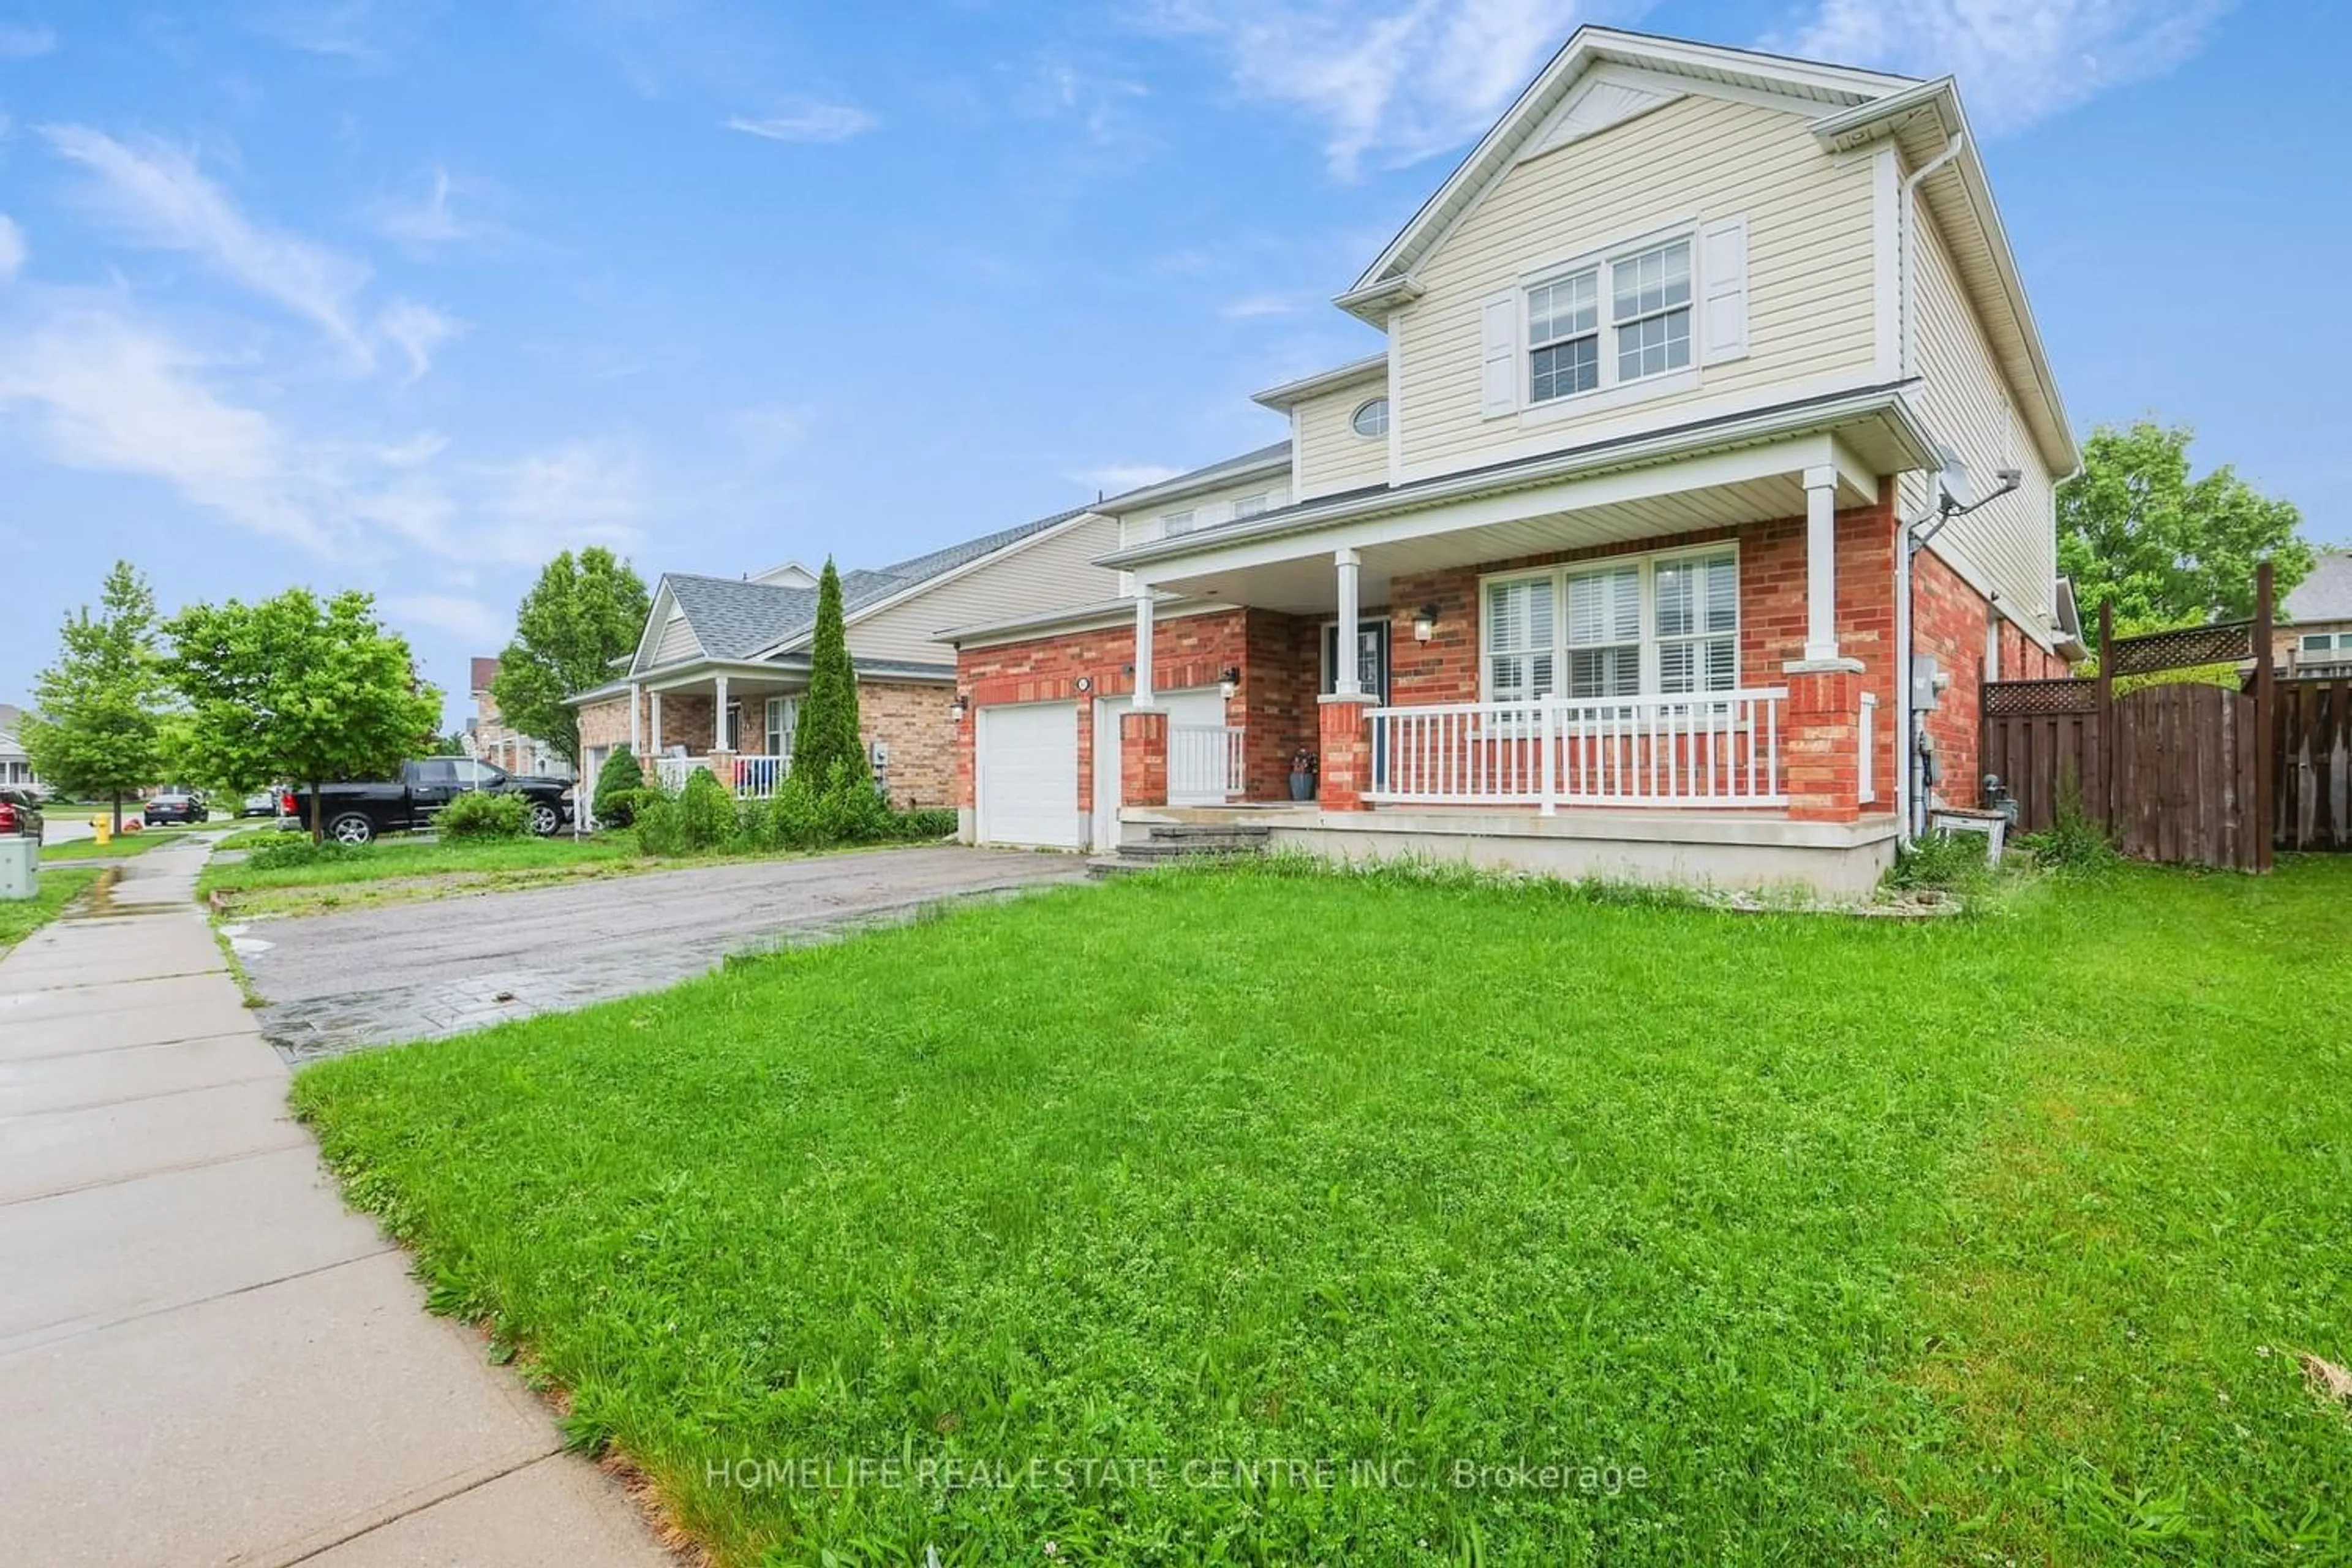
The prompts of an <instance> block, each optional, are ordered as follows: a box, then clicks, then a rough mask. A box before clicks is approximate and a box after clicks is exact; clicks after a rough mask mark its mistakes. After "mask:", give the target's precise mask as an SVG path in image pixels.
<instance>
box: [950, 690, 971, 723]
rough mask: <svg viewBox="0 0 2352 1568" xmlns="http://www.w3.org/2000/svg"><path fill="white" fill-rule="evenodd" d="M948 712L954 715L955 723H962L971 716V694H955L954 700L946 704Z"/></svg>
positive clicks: (967, 692)
mask: <svg viewBox="0 0 2352 1568" xmlns="http://www.w3.org/2000/svg"><path fill="white" fill-rule="evenodd" d="M948 711H949V712H950V713H952V714H954V715H955V721H956V722H957V723H959V724H961V723H962V722H963V721H964V720H965V719H967V718H969V717H970V716H971V692H969V691H959V692H957V693H956V694H955V700H954V701H953V702H950V703H949V704H948Z"/></svg>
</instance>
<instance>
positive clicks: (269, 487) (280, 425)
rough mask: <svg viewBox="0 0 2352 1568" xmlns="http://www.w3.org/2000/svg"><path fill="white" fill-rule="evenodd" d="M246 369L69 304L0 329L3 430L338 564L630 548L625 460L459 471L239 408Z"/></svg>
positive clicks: (587, 456)
mask: <svg viewBox="0 0 2352 1568" xmlns="http://www.w3.org/2000/svg"><path fill="white" fill-rule="evenodd" d="M246 368H248V367H247V366H246V365H245V363H244V361H243V360H242V359H241V358H240V359H236V360H231V359H230V358H228V357H226V356H218V355H210V354H206V353H203V352H201V351H199V350H196V349H194V348H191V347H190V346H188V345H187V344H186V343H184V342H182V341H180V340H179V339H177V338H174V337H173V335H171V334H170V333H169V332H167V331H163V330H162V329H161V328H159V327H157V326H155V325H153V324H152V323H151V322H148V321H143V320H142V319H139V318H137V317H135V316H132V315H131V314H129V313H128V312H126V311H124V310H121V308H120V307H119V306H117V305H115V304H113V303H112V302H111V301H107V300H98V301H75V302H71V303H68V304H67V305H66V306H64V307H63V308H60V309H57V310H50V311H49V312H48V313H47V316H46V317H45V318H44V319H43V320H41V321H38V322H37V323H36V324H33V325H30V326H27V327H25V328H23V329H21V330H19V331H15V332H13V333H0V425H6V424H16V425H21V427H22V428H23V429H24V430H25V431H26V433H27V434H28V435H29V436H30V437H31V439H32V442H33V444H34V445H35V446H36V447H37V449H38V450H39V452H40V453H41V455H42V456H44V457H46V458H47V459H49V460H50V461H52V462H55V463H58V464H60V465H63V466H65V467H67V468H79V469H84V470H88V471H94V472H103V473H119V474H130V475H135V476H139V477H142V478H146V479H153V480H156V481H159V482H161V483H163V484H165V485H168V486H169V487H171V488H172V489H173V490H174V491H176V492H177V493H178V494H179V495H180V496H181V498H182V499H183V500H186V501H187V502H189V503H190V504H191V505H193V506H195V507H197V508H199V509H201V510H205V511H209V512H213V513H215V514H217V515H219V516H221V517H224V518H226V519H227V520H228V521H231V522H233V523H235V524H236V525H237V526H238V527H240V528H243V529H246V530H247V531H251V532H254V533H257V534H259V535H262V536H263V537H265V538H269V539H276V540H282V541H286V542H291V543H294V544H297V545H299V546H301V547H303V548H305V549H307V550H310V551H313V552H317V553H319V554H320V555H322V556H327V557H330V558H331V559H334V560H336V561H338V562H349V561H352V560H354V559H361V560H365V559H380V558H384V557H387V556H397V555H408V554H415V553H417V552H424V553H425V554H428V555H431V556H433V557H436V558H437V559H439V560H442V561H446V562H451V563H459V564H465V565H472V566H481V565H517V566H522V565H533V564H536V563H539V562H541V561H544V560H545V559H546V558H547V557H548V556H550V555H551V554H553V553H554V552H556V551H558V550H561V549H563V548H565V547H566V546H572V545H581V544H612V545H616V546H620V547H623V548H626V547H628V546H630V545H632V544H634V543H635V542H636V541H637V540H638V539H639V537H640V533H639V530H638V527H637V523H638V520H639V519H640V518H641V516H642V515H643V511H644V496H645V484H644V481H643V477H642V474H641V472H640V465H639V464H638V462H637V460H636V458H635V454H634V452H631V451H628V450H626V449H617V448H613V447H606V446H603V445H599V444H596V443H592V442H585V441H579V442H572V443H568V444H565V445H562V446H558V447H551V448H550V449H547V450H544V451H541V452H535V453H527V454H524V455H522V456H520V457H513V458H499V459H464V458H460V457H459V456H458V455H457V454H456V453H455V452H454V451H453V450H452V447H451V444H450V443H449V442H448V441H447V440H446V438H445V437H441V436H439V435H437V434H435V433H433V432H429V431H427V432H423V433H420V434H414V435H410V436H408V437H404V438H401V439H398V440H395V441H383V440H378V439H370V438H366V437H351V436H348V435H339V434H335V433H332V432H330V431H327V430H324V429H322V428H320V427H319V426H320V421H319V420H318V419H317V418H316V417H314V416H285V417H281V416H273V415H271V414H270V413H268V412H266V411H265V410H264V409H263V408H261V407H257V406H254V405H251V404H250V403H247V402H242V401H240V400H239V399H238V398H237V397H236V395H235V394H234V392H233V391H232V390H230V389H229V388H228V387H226V385H225V384H226V382H228V380H229V378H230V377H231V376H232V375H233V374H236V373H237V372H238V371H240V370H242V369H246ZM298 420H299V422H296V421H298ZM306 426H307V427H306Z"/></svg>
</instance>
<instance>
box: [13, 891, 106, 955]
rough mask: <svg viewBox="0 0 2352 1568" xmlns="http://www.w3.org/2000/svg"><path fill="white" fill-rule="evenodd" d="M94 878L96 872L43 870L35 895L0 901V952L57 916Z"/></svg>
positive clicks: (22, 939)
mask: <svg viewBox="0 0 2352 1568" xmlns="http://www.w3.org/2000/svg"><path fill="white" fill-rule="evenodd" d="M97 880H98V873H97V872H95V871H44V872H42V873H41V890H40V892H39V894H38V895H37V897H34V898H30V899H9V900H0V952H7V951H8V950H9V949H10V948H12V947H14V946H16V944H17V943H18V942H22V941H24V940H25V939H26V937H28V936H30V935H32V934H33V933H34V932H35V931H38V930H39V929H40V928H41V927H43V926H45V925H47V924H48V923H49V922H50V921H53V920H55V919H57V918H58V912H59V911H60V910H63V909H64V908H65V907H66V906H67V905H68V904H69V903H71V902H72V901H73V900H74V899H75V897H76V896H77V895H78V894H79V893H80V892H81V890H82V889H85V888H87V887H89V885H90V884H91V883H92V882H95V881H97Z"/></svg>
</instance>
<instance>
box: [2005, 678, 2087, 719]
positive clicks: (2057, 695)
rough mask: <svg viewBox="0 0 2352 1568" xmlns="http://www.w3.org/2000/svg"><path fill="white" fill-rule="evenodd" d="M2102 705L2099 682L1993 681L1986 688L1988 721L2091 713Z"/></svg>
mask: <svg viewBox="0 0 2352 1568" xmlns="http://www.w3.org/2000/svg"><path fill="white" fill-rule="evenodd" d="M2098 705H2099V683H2098V682H2097V681H2095V680H1992V681H1987V682H1986V683H1985V688H1984V716H1985V717H1986V718H1988V719H2012V718H2032V717H2037V716H2039V715H2042V714H2048V713H2088V712H2089V711H2091V710H2093V709H2094V708H2096V707H2097V706H2098Z"/></svg>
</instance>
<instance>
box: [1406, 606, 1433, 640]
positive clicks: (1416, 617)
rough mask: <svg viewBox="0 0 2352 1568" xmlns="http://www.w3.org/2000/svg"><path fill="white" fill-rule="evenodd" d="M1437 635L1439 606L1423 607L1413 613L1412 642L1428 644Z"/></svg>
mask: <svg viewBox="0 0 2352 1568" xmlns="http://www.w3.org/2000/svg"><path fill="white" fill-rule="evenodd" d="M1436 635H1437V606H1436V605H1423V606H1422V607H1421V608H1420V609H1418V610H1415V611H1414V612H1413V613H1412V640H1413V641H1415V642H1427V641H1428V640H1429V639H1430V638H1432V637H1435V636H1436Z"/></svg>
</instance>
